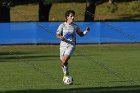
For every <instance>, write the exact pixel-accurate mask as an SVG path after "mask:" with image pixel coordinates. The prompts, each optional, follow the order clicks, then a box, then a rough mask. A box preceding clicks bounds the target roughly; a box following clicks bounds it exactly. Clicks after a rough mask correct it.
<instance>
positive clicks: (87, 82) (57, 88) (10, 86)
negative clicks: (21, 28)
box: [0, 44, 140, 93]
mask: <svg viewBox="0 0 140 93" xmlns="http://www.w3.org/2000/svg"><path fill="white" fill-rule="evenodd" d="M139 51H140V44H115V45H112V44H107V45H106V44H105V45H96V44H95V45H78V46H77V48H76V51H75V53H74V55H73V56H72V58H71V59H70V61H69V71H70V75H71V76H73V78H74V84H73V85H64V84H63V83H62V77H63V74H62V70H61V68H60V62H59V46H58V45H13V46H0V92H2V93H5V92H6V93H48V92H54V93H56V92H58V93H64V92H65V93H68V92H74V93H77V92H80V93H90V92H92V93H114V92H115V93H139V92H140V74H139V73H140V70H139V68H140V58H139V56H140V52H139Z"/></svg>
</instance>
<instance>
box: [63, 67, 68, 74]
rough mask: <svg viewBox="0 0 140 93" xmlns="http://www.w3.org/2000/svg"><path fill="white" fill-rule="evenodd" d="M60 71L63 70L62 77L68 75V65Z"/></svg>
mask: <svg viewBox="0 0 140 93" xmlns="http://www.w3.org/2000/svg"><path fill="white" fill-rule="evenodd" d="M62 70H63V73H64V75H68V74H69V72H68V65H67V66H62Z"/></svg>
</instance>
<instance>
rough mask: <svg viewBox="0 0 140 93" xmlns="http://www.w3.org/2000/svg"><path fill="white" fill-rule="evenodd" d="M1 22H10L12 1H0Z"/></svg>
mask: <svg viewBox="0 0 140 93" xmlns="http://www.w3.org/2000/svg"><path fill="white" fill-rule="evenodd" d="M0 22H10V0H1V1H0Z"/></svg>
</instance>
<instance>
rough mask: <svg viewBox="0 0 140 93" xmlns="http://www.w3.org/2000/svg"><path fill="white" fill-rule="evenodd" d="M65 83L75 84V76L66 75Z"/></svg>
mask: <svg viewBox="0 0 140 93" xmlns="http://www.w3.org/2000/svg"><path fill="white" fill-rule="evenodd" d="M63 82H64V84H67V85H71V84H73V78H72V77H71V76H66V77H65V78H64V80H63Z"/></svg>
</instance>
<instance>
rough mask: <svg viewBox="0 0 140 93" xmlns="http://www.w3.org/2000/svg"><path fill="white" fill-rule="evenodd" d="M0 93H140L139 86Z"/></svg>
mask: <svg viewBox="0 0 140 93" xmlns="http://www.w3.org/2000/svg"><path fill="white" fill-rule="evenodd" d="M1 93H140V86H120V87H95V88H71V89H47V90H21V91H3V92H1Z"/></svg>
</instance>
